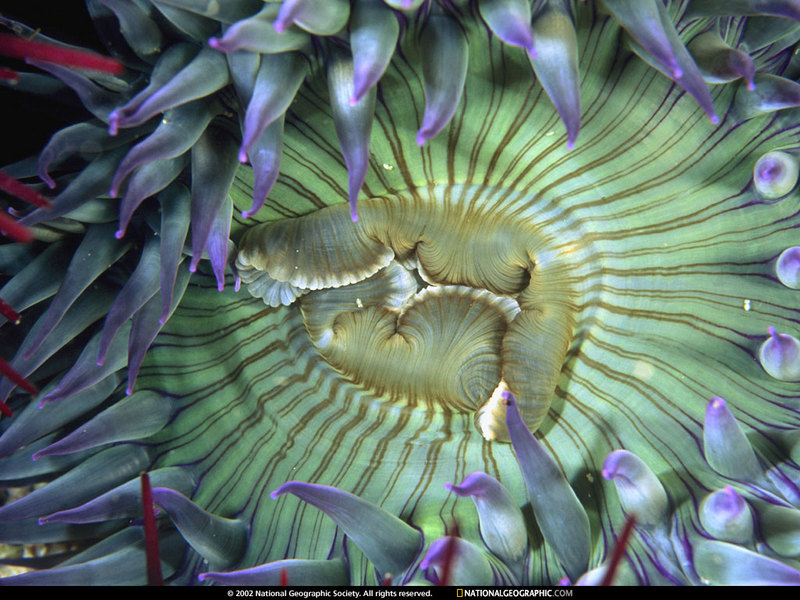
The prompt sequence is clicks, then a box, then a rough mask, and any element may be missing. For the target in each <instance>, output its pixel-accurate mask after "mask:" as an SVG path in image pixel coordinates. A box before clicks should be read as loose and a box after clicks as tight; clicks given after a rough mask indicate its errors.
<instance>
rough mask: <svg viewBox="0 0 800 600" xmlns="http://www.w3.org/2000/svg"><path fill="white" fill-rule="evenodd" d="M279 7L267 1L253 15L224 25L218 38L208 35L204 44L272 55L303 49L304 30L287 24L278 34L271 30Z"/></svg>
mask: <svg viewBox="0 0 800 600" xmlns="http://www.w3.org/2000/svg"><path fill="white" fill-rule="evenodd" d="M279 10H280V7H279V6H278V5H276V4H270V3H267V4H265V5H264V8H262V9H261V11H259V12H258V13H257V14H255V15H253V16H252V17H248V18H247V19H244V20H242V21H238V22H236V23H234V24H233V25H231V26H230V27H228V29H227V30H226V31H225V34H224V35H223V36H222V37H212V38H209V40H208V45H209V46H211V47H212V48H214V50H219V51H220V52H226V53H228V52H237V51H239V50H247V51H248V52H254V53H255V52H258V53H261V54H274V53H278V52H287V51H290V50H301V49H303V48H304V47H305V46H306V44H308V41H309V39H310V38H309V35H308V34H307V33H306V32H304V31H301V30H300V29H298V28H296V27H289V28H288V29H286V30H284V31H283V32H282V33H278V32H277V31H275V27H274V22H275V18H276V17H277V16H278V11H279Z"/></svg>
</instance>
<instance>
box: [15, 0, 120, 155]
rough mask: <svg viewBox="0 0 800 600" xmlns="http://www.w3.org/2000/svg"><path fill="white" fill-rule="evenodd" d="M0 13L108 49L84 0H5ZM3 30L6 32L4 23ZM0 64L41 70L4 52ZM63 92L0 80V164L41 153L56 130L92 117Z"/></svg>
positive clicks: (100, 49) (58, 36)
mask: <svg viewBox="0 0 800 600" xmlns="http://www.w3.org/2000/svg"><path fill="white" fill-rule="evenodd" d="M0 14H2V15H3V16H5V17H8V18H11V19H14V20H17V21H21V22H22V23H24V24H25V25H27V26H29V27H32V28H34V29H40V30H41V32H42V33H43V34H44V35H47V36H49V37H52V38H55V39H58V40H60V41H63V42H67V43H70V44H74V45H76V46H81V47H84V48H87V49H92V50H95V51H98V52H100V53H103V54H106V52H105V51H104V50H103V46H102V45H101V43H100V41H99V39H98V37H97V34H96V32H95V30H94V26H93V25H92V21H91V19H90V18H89V14H88V12H87V10H86V6H85V3H84V2H83V0H25V1H22V0H3V1H2V2H0ZM0 32H2V33H8V31H7V29H6V28H5V27H2V26H0ZM0 65H3V66H4V67H7V68H11V69H14V70H17V71H31V72H34V71H37V69H36V68H35V67H32V66H29V65H26V64H25V63H24V62H21V61H16V60H13V59H9V58H6V57H4V56H1V55H0ZM61 96H62V97H59V98H47V97H44V98H43V97H40V96H37V95H35V94H26V93H20V92H19V91H15V90H14V88H13V86H6V85H0V115H2V116H1V117H0V119H2V120H1V121H0V128H2V129H1V130H2V135H0V166H2V165H6V164H9V163H12V162H15V161H17V160H20V159H22V158H26V157H28V156H31V155H35V154H37V153H38V151H39V150H40V149H41V148H42V146H43V145H44V144H45V143H46V142H47V140H48V139H49V138H50V136H51V135H52V134H53V132H55V131H57V130H59V129H61V128H63V127H65V126H67V125H69V124H71V123H75V122H78V121H84V120H86V119H88V118H90V116H91V115H89V113H88V112H87V111H86V110H84V109H83V108H82V106H81V104H80V101H79V100H78V99H77V96H76V95H75V94H74V93H72V92H65V93H64V94H62V95H61Z"/></svg>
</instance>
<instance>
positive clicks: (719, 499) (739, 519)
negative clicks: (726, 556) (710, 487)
mask: <svg viewBox="0 0 800 600" xmlns="http://www.w3.org/2000/svg"><path fill="white" fill-rule="evenodd" d="M698 514H699V517H700V523H701V524H702V525H703V528H704V529H705V530H706V531H707V532H708V533H710V534H711V535H712V536H714V537H715V538H717V539H719V540H722V541H725V542H733V543H736V544H744V545H747V544H750V543H751V542H752V541H753V514H752V513H751V511H750V507H749V506H748V504H747V502H746V501H745V499H744V498H743V497H742V495H741V494H739V492H737V491H736V490H735V489H733V488H732V487H731V486H729V485H726V486H725V487H724V488H722V489H721V490H717V491H716V492H712V493H710V494H709V495H708V496H706V497H705V498H704V499H703V501H702V502H701V503H700V510H699V511H698Z"/></svg>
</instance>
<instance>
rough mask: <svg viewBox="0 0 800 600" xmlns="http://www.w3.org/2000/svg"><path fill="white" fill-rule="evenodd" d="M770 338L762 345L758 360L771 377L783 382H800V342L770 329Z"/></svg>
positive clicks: (768, 330) (772, 328)
mask: <svg viewBox="0 0 800 600" xmlns="http://www.w3.org/2000/svg"><path fill="white" fill-rule="evenodd" d="M767 332H768V333H769V338H767V341H765V342H764V343H763V344H762V345H761V349H760V350H759V352H758V358H759V361H760V362H761V366H762V367H764V370H765V371H766V372H767V373H769V375H770V376H772V377H774V378H775V379H780V380H781V381H800V341H798V340H797V338H796V337H794V336H792V335H789V334H787V333H778V332H777V331H776V330H775V328H774V327H768V328H767Z"/></svg>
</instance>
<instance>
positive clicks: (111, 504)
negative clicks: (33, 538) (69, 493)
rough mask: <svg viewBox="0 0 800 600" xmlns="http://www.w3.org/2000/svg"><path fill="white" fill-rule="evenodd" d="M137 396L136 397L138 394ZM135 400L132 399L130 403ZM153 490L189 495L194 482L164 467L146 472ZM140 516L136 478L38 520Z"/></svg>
mask: <svg viewBox="0 0 800 600" xmlns="http://www.w3.org/2000/svg"><path fill="white" fill-rule="evenodd" d="M137 396H138V394H137ZM133 398H135V396H131V399H133ZM149 476H150V484H151V485H152V486H159V487H167V486H169V487H170V488H172V489H174V490H177V491H179V492H181V493H184V494H190V493H191V492H192V488H193V487H194V485H195V481H194V478H193V477H192V476H191V475H190V474H189V472H188V471H187V470H186V469H183V468H181V467H167V468H165V469H156V470H155V471H150V472H149ZM141 514H142V488H141V483H140V481H139V477H138V476H137V477H136V478H135V479H131V480H130V481H128V482H126V483H123V484H122V485H119V486H117V487H115V488H114V489H112V490H109V491H107V492H106V493H105V494H101V495H100V496H98V497H97V498H93V499H92V500H89V502H86V503H85V504H81V505H80V506H76V507H75V508H69V509H67V510H60V511H58V512H54V513H52V514H49V515H47V516H45V517H42V518H40V519H39V523H41V524H44V523H99V522H102V521H110V520H112V519H126V518H135V517H140V516H141Z"/></svg>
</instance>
